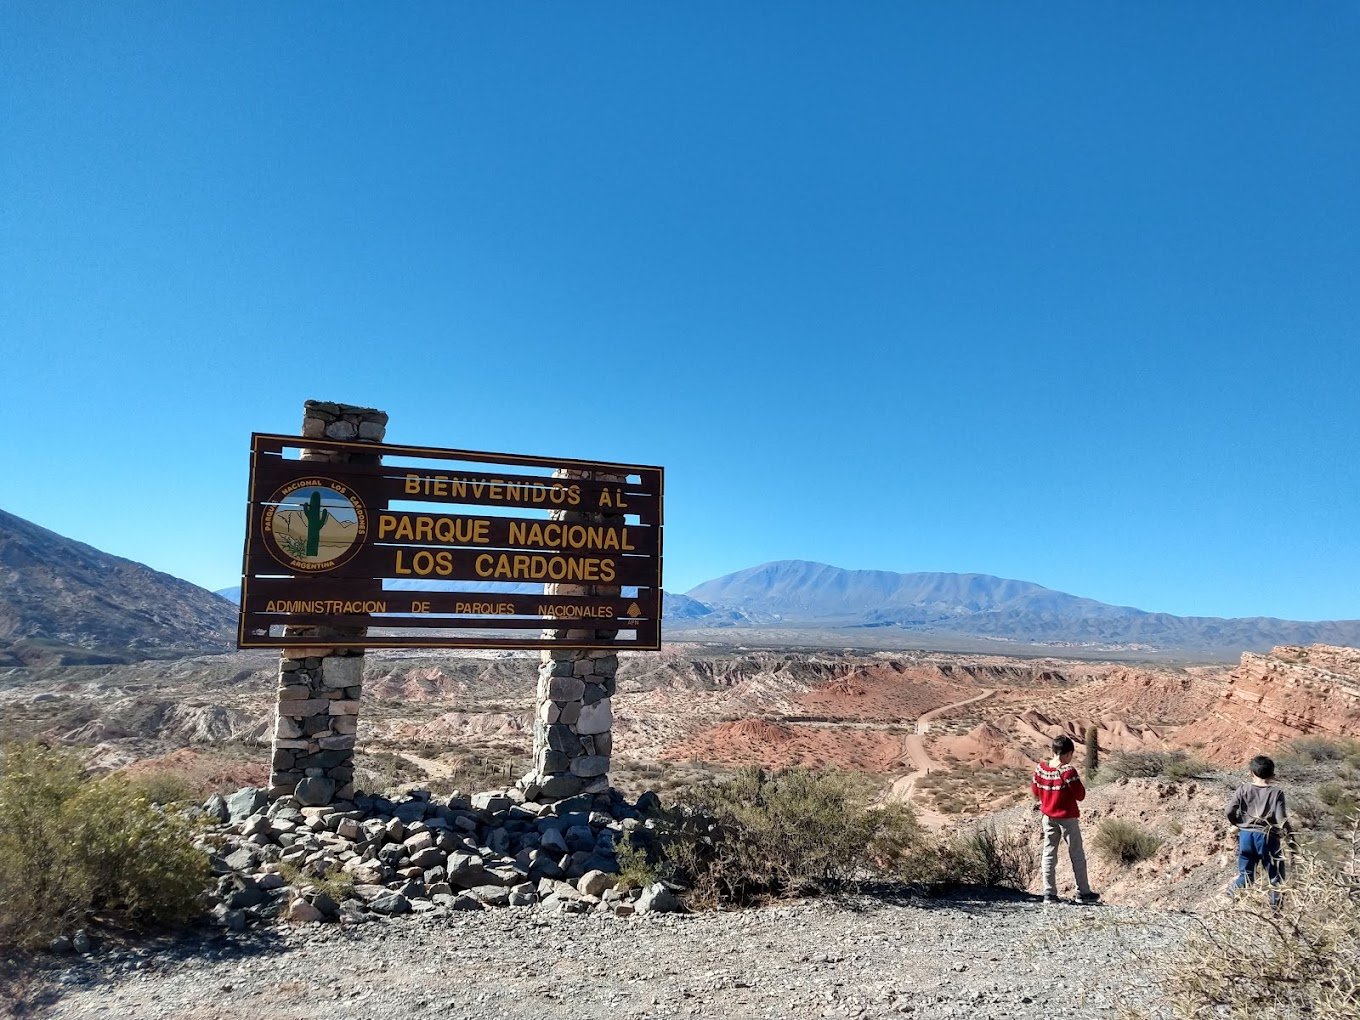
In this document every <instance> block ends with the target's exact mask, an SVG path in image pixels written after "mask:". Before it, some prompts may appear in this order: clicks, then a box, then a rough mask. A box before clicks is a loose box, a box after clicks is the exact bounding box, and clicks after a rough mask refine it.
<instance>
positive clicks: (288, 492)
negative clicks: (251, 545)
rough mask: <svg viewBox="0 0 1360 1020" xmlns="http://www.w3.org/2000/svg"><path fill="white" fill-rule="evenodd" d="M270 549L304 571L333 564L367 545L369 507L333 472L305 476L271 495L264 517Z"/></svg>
mask: <svg viewBox="0 0 1360 1020" xmlns="http://www.w3.org/2000/svg"><path fill="white" fill-rule="evenodd" d="M261 524H262V531H263V533H264V540H265V545H266V546H267V547H268V549H269V552H270V555H272V556H273V557H274V559H276V560H278V561H279V562H280V563H282V564H283V565H284V566H286V567H288V568H289V569H291V570H295V571H299V572H308V573H317V572H321V571H326V570H332V569H334V568H335V567H338V566H339V565H340V564H341V563H344V562H345V561H346V560H348V559H350V558H351V557H352V556H354V555H355V554H356V553H358V551H359V550H360V549H361V548H362V547H363V544H364V539H365V537H366V536H367V534H368V511H367V510H366V509H365V507H364V504H363V502H362V501H361V500H360V499H359V497H358V496H357V495H356V494H355V492H354V490H353V489H351V488H349V487H348V486H347V485H344V484H342V483H340V482H337V481H335V480H334V479H331V478H316V477H312V478H300V479H298V480H297V481H294V482H289V483H288V484H287V485H284V486H282V487H281V488H279V489H278V490H277V491H275V493H274V494H273V495H272V496H271V497H270V499H269V503H268V505H267V506H266V507H265V511H264V517H263V518H262V520H261Z"/></svg>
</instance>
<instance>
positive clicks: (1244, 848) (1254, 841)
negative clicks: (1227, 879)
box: [1232, 829, 1284, 889]
mask: <svg viewBox="0 0 1360 1020" xmlns="http://www.w3.org/2000/svg"><path fill="white" fill-rule="evenodd" d="M1258 864H1264V865H1265V868H1266V877H1267V878H1269V879H1270V884H1271V885H1279V884H1280V883H1281V882H1283V881H1284V855H1283V854H1282V853H1280V837H1279V836H1275V835H1271V834H1269V833H1265V832H1257V831H1255V830H1254V829H1241V830H1240V831H1239V832H1238V834H1237V881H1235V882H1233V884H1232V887H1233V888H1234V889H1241V888H1243V887H1245V886H1246V885H1248V884H1249V883H1250V882H1252V881H1254V880H1255V878H1256V866H1257V865H1258Z"/></svg>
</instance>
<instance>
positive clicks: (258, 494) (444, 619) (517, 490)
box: [237, 433, 664, 649]
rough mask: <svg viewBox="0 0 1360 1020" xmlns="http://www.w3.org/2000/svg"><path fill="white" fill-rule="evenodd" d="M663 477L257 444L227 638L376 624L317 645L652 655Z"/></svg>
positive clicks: (451, 455)
mask: <svg viewBox="0 0 1360 1020" xmlns="http://www.w3.org/2000/svg"><path fill="white" fill-rule="evenodd" d="M303 449H307V450H309V451H316V452H320V453H322V454H325V453H334V454H345V453H354V454H362V455H364V459H365V460H366V461H371V460H373V459H374V458H375V457H376V458H381V462H380V463H332V462H329V461H326V460H300V459H298V457H297V454H298V453H299V452H300V451H301V450H303ZM663 481H664V472H663V471H662V469H661V468H659V467H642V466H639V465H634V464H612V463H601V462H594V461H583V460H568V459H562V458H548V457H527V456H520V455H518V454H502V453H474V452H470V451H467V450H441V449H432V448H429V447H420V446H392V445H385V444H380V443H370V442H339V441H333V440H320V439H302V438H299V437H296V436H277V435H263V434H259V433H256V434H255V435H253V436H252V437H251V457H250V496H249V509H248V514H249V521H248V525H247V531H246V547H245V564H244V568H243V571H242V578H241V622H240V630H239V633H238V637H237V644H238V646H239V647H241V648H281V647H289V646H294V645H297V644H298V643H299V638H298V637H296V636H293V637H285V636H284V633H283V628H284V626H285V625H287V626H293V627H318V626H320V627H336V628H365V627H366V628H369V630H368V634H367V636H364V637H355V638H352V639H343V638H327V639H326V640H325V642H324V643H325V644H326V645H327V646H334V647H337V648H342V647H350V648H411V647H415V648H499V647H504V648H629V649H657V648H660V647H661V545H662V543H661V537H662V536H661V533H662V491H663ZM554 511H557V512H554ZM541 585H552V586H554V587H553V588H551V589H547V591H553V592H556V593H554V594H544V593H540V590H537V589H538V587H539V586H541ZM566 592H574V594H566ZM582 592H595V594H582ZM360 633H362V632H360Z"/></svg>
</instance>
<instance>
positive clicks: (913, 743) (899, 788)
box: [883, 688, 996, 821]
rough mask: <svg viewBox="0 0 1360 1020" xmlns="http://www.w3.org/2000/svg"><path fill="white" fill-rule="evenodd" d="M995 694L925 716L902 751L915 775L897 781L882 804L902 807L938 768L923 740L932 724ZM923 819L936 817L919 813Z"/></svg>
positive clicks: (917, 724) (937, 710)
mask: <svg viewBox="0 0 1360 1020" xmlns="http://www.w3.org/2000/svg"><path fill="white" fill-rule="evenodd" d="M995 693H996V691H995V690H993V689H990V688H989V689H988V690H985V691H983V692H982V693H981V694H975V695H973V696H972V697H971V698H964V699H963V700H962V701H956V702H954V703H953V704H952V705H943V706H941V707H940V708H933V709H931V710H930V711H929V712H926V713H924V714H922V715H921V717H920V718H919V719H917V720H916V732H914V733H909V734H907V735H906V736H905V737H903V738H902V751H903V753H904V756H905V757H907V758H908V759H910V761H911V763H912V764H913V765H914V766H916V771H914V772H910V773H908V774H907V775H905V776H902V777H900V778H899V779H897V780H895V781H894V782H893V784H892V786H890V787H889V788H888V791H887V793H885V794H884V795H883V803H885V804H903V803H906V802H908V801H910V800H911V796H912V793H913V792H915V790H916V781H917V779H919V778H920V777H921V776H924V775H926V774H928V773H929V772H930V770H931V769H933V768H938V767H939V766H938V765H937V763H936V762H934V761H932V760H931V757H930V755H929V754H928V753H927V752H926V742H925V739H924V737H925V735H926V734H927V733H928V732H929V731H930V724H931V722H932V721H933V720H935V719H938V718H939V717H940V716H942V715H945V714H946V713H948V712H952V711H953V710H954V709H956V708H962V707H963V706H964V705H971V704H973V703H974V702H975V701H983V700H985V699H987V698H990V697H991V696H992V695H993V694H995ZM920 815H921V819H922V821H930V820H931V819H932V818H933V817H934V814H933V812H920Z"/></svg>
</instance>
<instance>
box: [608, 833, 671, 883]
mask: <svg viewBox="0 0 1360 1020" xmlns="http://www.w3.org/2000/svg"><path fill="white" fill-rule="evenodd" d="M616 854H617V856H618V859H619V884H620V885H621V886H624V887H625V888H628V889H645V888H647V886H649V885H651V884H652V883H653V882H655V881H656V880H657V879H658V878H660V877H661V876H660V875H659V874H658V873H657V869H656V868H655V867H654V866H653V865H652V863H651V862H650V861H649V860H648V859H647V854H646V852H645V851H643V850H642V849H641V848H640V847H635V846H634V845H633V844H632V843H628V842H621V843H619V844H618V846H617V847H616Z"/></svg>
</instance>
